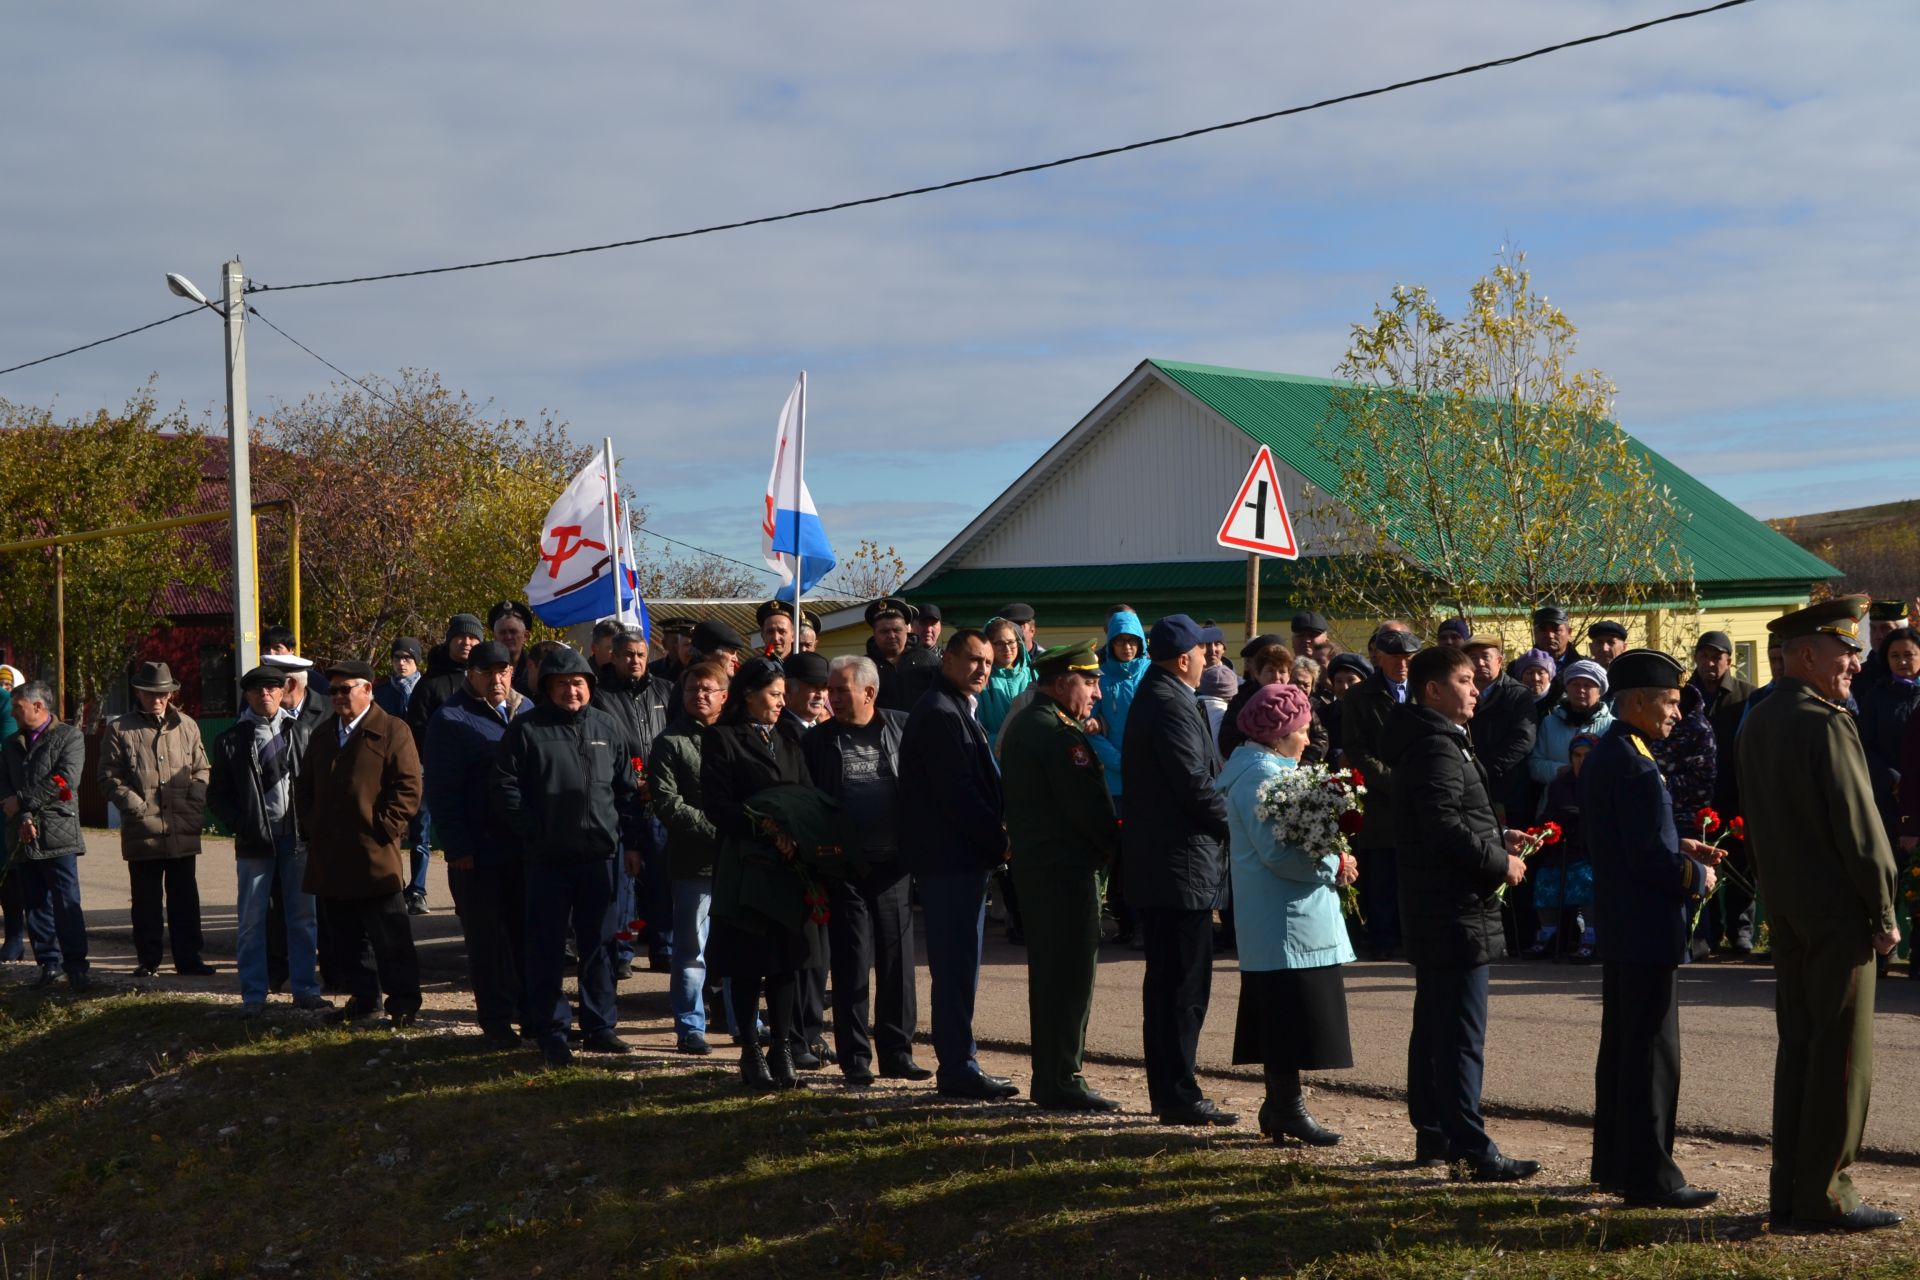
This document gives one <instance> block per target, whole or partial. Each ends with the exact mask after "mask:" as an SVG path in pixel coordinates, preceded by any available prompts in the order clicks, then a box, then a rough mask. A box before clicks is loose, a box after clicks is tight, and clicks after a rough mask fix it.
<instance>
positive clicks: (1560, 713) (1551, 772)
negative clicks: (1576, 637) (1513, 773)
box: [1527, 658, 1613, 818]
mask: <svg viewBox="0 0 1920 1280" xmlns="http://www.w3.org/2000/svg"><path fill="white" fill-rule="evenodd" d="M1560 679H1561V682H1562V687H1563V688H1564V689H1565V691H1566V692H1565V693H1563V694H1562V695H1561V697H1560V701H1559V703H1558V704H1556V705H1555V706H1554V708H1553V710H1551V711H1549V712H1547V714H1546V716H1545V717H1544V718H1543V719H1542V720H1541V721H1540V728H1539V730H1538V732H1536V733H1535V735H1534V739H1533V754H1532V755H1531V756H1529V757H1528V759H1527V776H1528V777H1529V778H1531V779H1533V783H1534V789H1535V790H1536V791H1537V792H1539V795H1540V799H1539V802H1538V804H1537V805H1536V806H1535V808H1534V812H1533V815H1532V816H1533V817H1536V818H1537V817H1539V816H1540V815H1541V814H1543V813H1545V812H1546V808H1547V786H1548V784H1550V783H1551V782H1552V781H1553V780H1554V778H1555V777H1557V776H1558V775H1559V773H1560V770H1561V769H1562V768H1564V767H1565V766H1567V765H1569V764H1571V763H1572V762H1573V759H1572V758H1573V740H1574V739H1575V738H1578V737H1580V736H1581V735H1582V734H1591V735H1592V736H1594V737H1596V738H1604V737H1606V736H1607V730H1608V729H1611V728H1612V727H1613V712H1612V710H1610V709H1609V708H1608V706H1607V704H1606V701H1605V699H1606V696H1607V669H1606V668H1605V667H1603V666H1601V665H1600V664H1599V663H1597V662H1595V661H1593V660H1592V659H1591V658H1581V659H1579V660H1578V661H1576V662H1569V663H1568V664H1567V665H1566V666H1565V667H1563V668H1561V670H1560Z"/></svg>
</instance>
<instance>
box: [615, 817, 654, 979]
mask: <svg viewBox="0 0 1920 1280" xmlns="http://www.w3.org/2000/svg"><path fill="white" fill-rule="evenodd" d="M626 852H627V851H626V849H625V847H624V846H623V847H621V848H620V849H617V850H615V851H614V855H613V937H611V938H609V939H608V940H607V953H608V954H609V955H610V956H611V957H612V958H613V962H614V963H615V964H619V963H620V962H621V961H622V960H625V961H627V962H628V963H629V964H631V963H632V962H633V939H632V938H622V937H621V936H620V935H621V934H623V933H626V932H627V926H628V925H630V924H632V923H633V919H634V912H635V911H636V910H637V904H636V903H635V901H634V892H633V877H632V876H630V875H628V874H627V865H626ZM647 925H648V927H649V928H651V927H652V925H653V921H651V920H649V921H647Z"/></svg>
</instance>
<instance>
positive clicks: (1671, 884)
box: [1580, 655, 1706, 1200]
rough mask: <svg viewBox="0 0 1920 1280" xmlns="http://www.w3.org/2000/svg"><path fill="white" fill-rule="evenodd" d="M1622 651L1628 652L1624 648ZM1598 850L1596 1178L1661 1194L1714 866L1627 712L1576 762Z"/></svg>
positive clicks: (1640, 1194) (1647, 1194) (1678, 1181)
mask: <svg viewBox="0 0 1920 1280" xmlns="http://www.w3.org/2000/svg"><path fill="white" fill-rule="evenodd" d="M1622 656H1623V657H1624V656H1625V655H1622ZM1580 812H1581V816H1582V820H1583V822H1584V823H1585V829H1586V838H1587V851H1588V855H1589V856H1590V857H1591V858H1592V860H1593V911H1594V931H1595V933H1596V935H1597V939H1598V943H1599V950H1600V963H1601V971H1600V973H1601V977H1600V991H1601V996H1600V998H1601V1015H1600V1059H1599V1062H1598V1064H1597V1066H1596V1067H1595V1070H1594V1104H1593V1180H1594V1181H1595V1182H1597V1183H1599V1184H1600V1186H1601V1187H1602V1188H1603V1189H1604V1190H1608V1191H1613V1192H1616V1193H1619V1194H1621V1195H1625V1196H1627V1197H1628V1198H1630V1199H1635V1200H1639V1199H1647V1200H1654V1199H1658V1198H1660V1197H1662V1196H1666V1195H1670V1194H1671V1193H1673V1192H1675V1191H1678V1190H1680V1188H1682V1187H1684V1186H1686V1185H1687V1179H1686V1176H1685V1175H1684V1174H1682V1173H1681V1172H1680V1169H1679V1166H1677V1165H1675V1164H1674V1162H1673V1130H1674V1116H1675V1112H1676V1110H1677V1108H1678V1106H1679V1101H1680V1008H1679V1000H1678V983H1677V982H1676V981H1675V977H1676V974H1677V972H1678V969H1679V966H1680V964H1681V962H1682V961H1683V960H1684V959H1685V958H1686V955H1687V935H1688V932H1689V926H1690V925H1691V924H1692V920H1693V908H1694V904H1695V903H1696V902H1697V901H1698V900H1699V899H1700V898H1701V896H1702V895H1703V894H1704V893H1705V892H1706V868H1705V867H1703V866H1701V865H1700V864H1698V863H1696V862H1694V861H1693V860H1692V859H1691V858H1688V857H1687V856H1686V855H1685V854H1683V853H1681V852H1680V834H1679V832H1678V831H1676V830H1675V829H1674V825H1673V801H1672V799H1671V798H1670V797H1669V795H1668V793H1667V784H1666V782H1665V780H1664V779H1663V778H1662V777H1661V774H1660V766H1659V765H1657V764H1655V763H1654V760H1653V753H1652V752H1651V751H1649V750H1648V748H1647V740H1646V737H1645V736H1644V735H1643V734H1642V733H1641V732H1640V731H1639V730H1638V729H1636V728H1634V727H1633V726H1632V725H1630V724H1628V723H1627V722H1626V721H1625V720H1624V719H1621V720H1615V721H1614V722H1613V727H1612V728H1611V729H1609V730H1607V733H1606V736H1605V737H1603V738H1601V740H1600V745H1599V746H1598V747H1595V748H1594V750H1593V754H1592V755H1591V756H1589V757H1588V758H1587V763H1586V765H1585V767H1584V768H1582V769H1581V771H1580Z"/></svg>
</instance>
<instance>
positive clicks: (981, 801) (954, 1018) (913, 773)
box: [881, 620, 1204, 1102]
mask: <svg viewBox="0 0 1920 1280" xmlns="http://www.w3.org/2000/svg"><path fill="white" fill-rule="evenodd" d="M904 627H905V623H904V620H902V629H903V631H904ZM992 670H993V646H992V645H990V644H988V643H987V638H986V636H985V635H983V634H982V633H980V632H979V631H975V630H972V629H971V628H965V629H962V630H959V631H955V632H954V633H953V635H952V636H951V637H950V638H949V639H948V640H947V644H946V649H945V651H944V652H943V654H942V656H941V659H940V672H939V675H938V676H937V677H936V678H935V680H934V682H933V687H932V688H930V689H928V690H927V692H926V693H925V694H923V695H922V696H921V698H920V701H919V704H918V705H916V706H915V707H914V709H913V713H912V714H911V715H910V716H908V718H907V727H906V729H905V731H904V732H903V733H902V735H901V738H900V800H901V809H900V812H901V815H902V816H903V817H904V818H905V819H906V820H907V822H908V824H909V825H908V826H907V827H906V828H905V829H904V830H902V832H901V842H900V853H901V861H902V863H903V865H904V866H905V867H906V869H907V870H908V871H911V872H912V873H913V875H914V878H915V879H916V880H918V882H919V885H920V905H921V907H922V909H923V910H924V912H925V919H926V924H927V972H928V974H929V976H930V977H931V978H932V980H933V1051H934V1055H935V1056H936V1057H937V1058H938V1059H939V1062H940V1070H939V1073H938V1074H939V1080H940V1092H941V1093H943V1094H947V1095H948V1096H950V1097H956V1098H972V1099H976V1100H979V1101H985V1102H998V1101H1000V1100H1002V1099H1005V1098H1011V1097H1012V1096H1013V1095H1014V1094H1016V1093H1018V1092H1019V1090H1018V1089H1016V1088H1015V1087H1014V1085H1013V1082H1012V1081H1011V1080H1008V1079H1006V1078H1005V1077H1003V1076H990V1075H987V1074H986V1073H985V1072H983V1071H981V1070H980V1063H979V1061H978V1060H977V1057H976V1053H977V1050H976V1046H975V1045H974V1041H973V999H974V993H975V991H976V990H977V989H978V987H979V985H980V946H981V939H982V933H983V931H984V929H985V928H986V921H987V874H988V872H989V871H990V870H991V869H992V868H994V867H996V866H998V865H999V864H1001V863H1003V862H1005V861H1006V859H1007V829H1006V826H1005V825H1004V822H1003V820H1002V818H1001V804H1002V797H1001V790H1000V770H999V768H998V767H997V766H996V765H995V764H994V760H993V745H992V744H991V743H990V742H988V741H987V731H986V730H985V729H983V728H981V727H980V722H979V721H978V720H976V719H975V718H974V715H973V708H974V700H975V699H976V698H977V697H978V696H979V694H980V691H981V690H982V689H984V688H986V687H987V677H988V675H989V674H991V672H992ZM885 680H886V674H885V671H884V669H883V670H882V672H881V682H882V685H883V687H884V683H885ZM1188 701H1190V702H1191V701H1192V699H1191V698H1189V699H1188ZM1195 710H1196V711H1198V707H1196V708H1195ZM1203 736H1204V735H1203Z"/></svg>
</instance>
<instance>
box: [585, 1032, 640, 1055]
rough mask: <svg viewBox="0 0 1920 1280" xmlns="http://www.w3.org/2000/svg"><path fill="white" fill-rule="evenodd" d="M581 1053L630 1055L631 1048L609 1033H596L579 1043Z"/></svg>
mask: <svg viewBox="0 0 1920 1280" xmlns="http://www.w3.org/2000/svg"><path fill="white" fill-rule="evenodd" d="M580 1051H581V1052H582V1053H632V1052H633V1046H632V1045H630V1044H628V1043H627V1042H626V1041H625V1040H622V1039H621V1038H620V1037H619V1036H617V1035H615V1034H613V1032H611V1031H596V1032H594V1033H593V1034H592V1035H590V1036H588V1037H587V1038H586V1039H585V1040H583V1041H581V1042H580Z"/></svg>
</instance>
